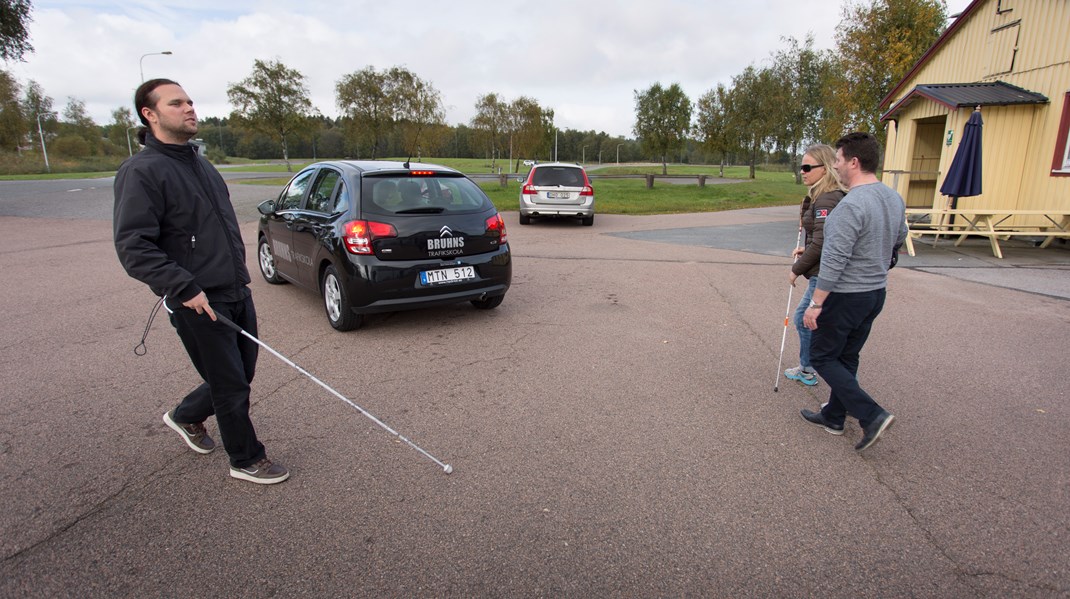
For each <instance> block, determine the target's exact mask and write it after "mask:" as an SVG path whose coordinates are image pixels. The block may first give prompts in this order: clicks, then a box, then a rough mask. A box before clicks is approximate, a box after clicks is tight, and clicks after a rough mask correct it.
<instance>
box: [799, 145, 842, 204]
mask: <svg viewBox="0 0 1070 599" xmlns="http://www.w3.org/2000/svg"><path fill="white" fill-rule="evenodd" d="M806 154H809V155H810V156H812V157H813V158H814V159H815V160H817V161H818V163H819V164H821V165H822V166H824V167H825V172H824V174H822V175H821V178H820V179H818V180H817V183H814V184H813V185H811V186H810V199H811V200H816V199H817V198H818V196H820V195H821V194H823V193H828V192H830V191H836V190H839V191H842V192H845V193H846V192H847V187H845V186H844V184H843V182H841V181H840V176H839V175H838V174H836V169H834V168H832V163H834V162H836V150H833V149H832V146H829V145H825V144H816V145H812V146H810V147H809V148H806V152H804V153H803V156H805V155H806Z"/></svg>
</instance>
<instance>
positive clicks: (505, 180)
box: [498, 175, 509, 187]
mask: <svg viewBox="0 0 1070 599" xmlns="http://www.w3.org/2000/svg"><path fill="white" fill-rule="evenodd" d="M498 183H499V184H501V186H502V187H508V186H509V175H498Z"/></svg>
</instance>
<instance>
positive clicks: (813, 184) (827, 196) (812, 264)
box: [784, 144, 847, 385]
mask: <svg viewBox="0 0 1070 599" xmlns="http://www.w3.org/2000/svg"><path fill="white" fill-rule="evenodd" d="M835 160H836V151H835V150H833V149H832V148H831V147H830V146H827V145H824V144H818V145H814V146H810V147H809V148H807V149H806V153H805V154H803V159H802V164H801V166H800V168H799V170H801V171H802V180H803V183H804V184H805V185H806V186H807V187H808V188H809V194H807V196H806V197H805V198H803V201H802V206H801V207H800V209H799V213H800V217H801V218H800V223H799V225H800V227H801V228H802V229H803V231H805V232H806V242H805V244H804V245H803V247H797V248H795V249H794V250H793V251H792V256H795V257H796V258H797V259H796V260H795V263H794V264H792V265H791V274H790V275H789V276H788V280H789V281H790V282H791V286H792V287H794V286H795V279H797V278H798V277H799V276H800V275H801V276H804V277H806V278H807V279H809V284H808V285H807V286H806V292H805V293H803V296H802V299H801V300H800V301H799V307H798V308H796V309H795V317H794V319H793V320H794V322H795V330H797V331H798V332H799V365H798V366H796V367H794V368H788V369H787V370H785V371H784V376H786V377H788V378H789V379H791V380H793V381H799V382H800V383H802V384H804V385H816V384H817V372H816V371H815V370H814V367H813V366H811V365H810V329H808V328H806V325H804V324H803V314H805V313H806V308H807V306H809V305H810V298H811V297H812V296H813V295H814V289H815V288H816V287H817V277H818V268H819V267H820V266H821V246H822V245H823V244H824V240H825V234H824V228H825V219H826V218H828V215H829V212H831V211H832V209H833V208H835V207H836V204H838V203H839V202H840V200H841V199H842V198H843V196H844V195H845V194H846V193H847V189H846V188H844V186H843V183H841V182H840V177H839V175H837V174H836V170H835V169H833V168H832V163H833V162H835Z"/></svg>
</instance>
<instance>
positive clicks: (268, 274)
mask: <svg viewBox="0 0 1070 599" xmlns="http://www.w3.org/2000/svg"><path fill="white" fill-rule="evenodd" d="M256 255H257V258H258V260H257V261H258V262H259V263H260V274H262V275H264V280H265V281H267V282H268V283H271V284H272V285H282V284H283V283H285V282H286V280H285V279H283V278H282V277H280V276H279V269H278V268H277V267H276V266H275V254H272V253H271V245H270V244H268V242H267V238H266V237H261V238H260V249H259V250H257V252H256Z"/></svg>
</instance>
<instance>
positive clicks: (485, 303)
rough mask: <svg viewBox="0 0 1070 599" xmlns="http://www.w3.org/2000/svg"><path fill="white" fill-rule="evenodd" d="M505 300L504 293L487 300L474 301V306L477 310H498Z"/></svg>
mask: <svg viewBox="0 0 1070 599" xmlns="http://www.w3.org/2000/svg"><path fill="white" fill-rule="evenodd" d="M504 299H505V294H504V293H503V294H501V295H495V296H492V297H488V298H486V299H481V300H472V305H473V306H475V307H476V309H477V310H493V309H494V308H497V307H498V306H500V305H502V300H504Z"/></svg>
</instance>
